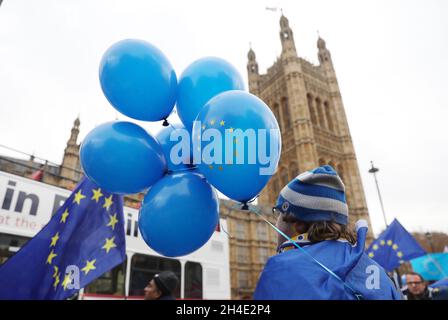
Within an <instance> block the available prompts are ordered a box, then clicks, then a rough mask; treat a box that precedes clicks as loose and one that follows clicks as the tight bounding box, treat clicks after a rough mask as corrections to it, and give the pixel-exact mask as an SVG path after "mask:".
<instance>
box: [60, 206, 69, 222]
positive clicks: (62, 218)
mask: <svg viewBox="0 0 448 320" xmlns="http://www.w3.org/2000/svg"><path fill="white" fill-rule="evenodd" d="M68 215H69V213H68V209H65V211H64V212H63V213H62V217H61V221H60V222H63V223H65V222H66V221H67V217H68Z"/></svg>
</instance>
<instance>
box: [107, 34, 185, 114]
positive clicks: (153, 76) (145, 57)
mask: <svg viewBox="0 0 448 320" xmlns="http://www.w3.org/2000/svg"><path fill="white" fill-rule="evenodd" d="M99 77H100V83H101V88H102V90H103V93H104V95H105V96H106V98H107V100H109V102H110V104H111V105H112V106H113V107H114V108H115V109H117V110H118V111H120V112H121V113H123V114H124V115H126V116H128V117H131V118H133V119H137V120H145V121H158V120H162V119H166V118H167V117H168V116H169V115H170V113H171V111H172V110H173V107H174V104H175V102H176V95H177V77H176V73H175V72H174V69H173V67H172V65H171V63H170V62H169V60H168V59H167V58H166V57H165V55H164V54H163V53H162V52H161V51H160V50H159V49H158V48H156V47H155V46H154V45H152V44H150V43H148V42H146V41H143V40H137V39H127V40H122V41H119V42H117V43H115V44H113V45H112V46H111V47H110V48H109V49H108V50H107V51H106V52H105V53H104V55H103V57H102V59H101V63H100V69H99Z"/></svg>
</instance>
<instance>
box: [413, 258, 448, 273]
mask: <svg viewBox="0 0 448 320" xmlns="http://www.w3.org/2000/svg"><path fill="white" fill-rule="evenodd" d="M411 265H412V269H414V271H415V272H418V273H420V274H421V275H422V277H423V279H425V280H442V279H444V278H447V277H448V253H442V252H440V253H430V254H427V255H426V256H423V257H420V258H417V259H413V260H411Z"/></svg>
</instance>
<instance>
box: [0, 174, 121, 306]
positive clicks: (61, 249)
mask: <svg viewBox="0 0 448 320" xmlns="http://www.w3.org/2000/svg"><path fill="white" fill-rule="evenodd" d="M123 219H124V218H123V200H122V198H121V197H120V196H117V195H112V194H109V193H107V192H105V191H103V190H101V188H99V187H98V186H96V185H95V184H94V183H93V182H91V181H89V180H88V179H87V178H84V179H83V180H82V181H81V182H80V183H79V184H78V186H77V187H76V188H75V190H74V191H73V192H72V194H71V195H70V197H69V198H68V199H67V200H66V201H65V203H64V204H63V205H62V206H61V208H59V210H58V211H57V212H56V213H55V215H54V216H53V217H52V218H51V220H50V222H49V223H48V224H47V225H46V226H45V227H44V228H43V229H42V230H41V231H40V232H39V233H38V234H37V235H36V236H35V237H34V238H32V239H31V240H30V241H28V242H27V243H26V244H25V245H24V246H23V247H22V249H21V250H20V251H18V252H17V253H16V254H15V255H14V256H13V257H11V258H10V259H8V260H7V261H6V262H5V263H4V264H3V265H2V266H1V267H0V299H66V298H69V297H71V296H73V295H74V294H75V293H77V291H78V290H79V289H80V288H83V287H84V286H86V285H87V284H89V283H90V282H91V281H93V280H95V279H96V278H98V277H99V276H101V275H102V274H103V273H104V272H106V271H108V270H110V269H111V268H113V267H114V266H116V265H117V264H119V263H122V262H123V261H124V259H125V258H126V255H125V247H126V245H125V235H124V223H123Z"/></svg>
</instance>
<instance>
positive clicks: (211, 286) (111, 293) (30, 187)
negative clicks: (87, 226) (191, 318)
mask: <svg viewBox="0 0 448 320" xmlns="http://www.w3.org/2000/svg"><path fill="white" fill-rule="evenodd" d="M69 195H70V191H69V190H66V189H62V188H58V187H55V186H52V185H49V184H45V183H42V182H38V181H34V180H31V179H27V178H23V177H20V176H16V175H13V174H9V173H6V172H3V171H0V264H2V263H4V262H5V261H6V260H7V259H8V258H9V257H11V256H12V255H13V254H14V253H15V252H17V251H18V250H19V249H20V247H22V246H23V245H24V244H25V243H26V242H27V241H28V240H29V239H31V238H32V237H33V236H34V235H36V234H37V233H38V232H39V230H41V229H42V227H43V226H45V225H46V224H47V222H48V221H49V220H50V218H51V216H52V215H53V214H54V213H55V212H56V211H57V210H58V208H59V207H60V206H61V205H62V204H63V203H64V201H65V199H67V198H68V197H69ZM123 211H124V222H125V234H126V256H127V259H126V261H125V262H123V264H121V265H118V266H116V267H115V268H113V269H112V270H110V271H108V272H106V273H105V274H103V275H102V276H101V277H99V278H98V279H96V280H95V281H93V282H92V283H90V284H89V285H88V286H87V287H85V288H83V289H82V290H81V291H80V294H79V298H80V299H141V298H142V297H143V289H144V288H145V286H146V285H147V283H148V281H149V280H150V279H151V278H152V277H153V276H154V275H155V274H156V273H158V272H160V271H163V270H171V271H173V272H174V273H176V274H177V276H178V277H179V280H180V285H179V287H178V288H177V290H176V292H175V294H174V295H175V297H176V298H178V299H230V270H229V240H228V236H227V235H226V234H225V233H223V232H219V228H218V230H217V231H215V232H214V234H213V235H212V237H211V239H210V240H209V241H208V242H207V243H206V244H205V245H204V246H203V247H202V248H200V249H199V250H197V251H195V252H193V253H191V254H189V255H186V256H183V257H178V258H166V257H163V256H161V255H160V254H158V253H157V252H155V251H153V250H152V249H151V248H149V247H148V246H147V245H146V243H145V242H144V241H143V239H142V237H141V236H140V232H139V229H138V210H136V209H133V208H129V207H124V208H123ZM220 225H221V227H223V228H226V221H225V220H224V219H220Z"/></svg>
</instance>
